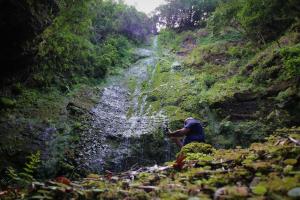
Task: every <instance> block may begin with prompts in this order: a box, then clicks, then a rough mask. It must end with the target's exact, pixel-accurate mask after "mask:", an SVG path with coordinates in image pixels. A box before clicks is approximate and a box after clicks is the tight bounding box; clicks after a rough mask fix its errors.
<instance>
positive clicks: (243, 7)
mask: <svg viewBox="0 0 300 200" xmlns="http://www.w3.org/2000/svg"><path fill="white" fill-rule="evenodd" d="M299 13H300V4H299V1H296V0H291V1H281V0H250V1H249V0H222V1H220V4H219V6H218V7H217V9H216V12H214V14H213V16H212V18H211V20H210V24H211V26H212V28H213V30H214V32H216V33H217V32H219V31H220V30H222V29H223V28H224V27H225V26H231V27H234V28H236V29H237V30H239V31H242V32H244V33H245V34H246V35H247V37H249V38H250V39H252V40H254V41H258V42H260V43H266V42H268V41H270V40H274V39H277V38H278V37H280V36H281V35H282V34H283V33H284V32H285V31H286V30H287V29H288V28H289V27H290V26H291V25H292V24H293V23H295V21H296V20H297V18H299Z"/></svg>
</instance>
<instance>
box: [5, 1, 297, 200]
mask: <svg viewBox="0 0 300 200" xmlns="http://www.w3.org/2000/svg"><path fill="white" fill-rule="evenodd" d="M1 5H2V4H1ZM3 5H4V7H3V8H7V10H11V9H13V8H15V9H16V11H17V12H16V13H20V16H21V17H23V16H25V17H26V16H27V18H24V20H23V21H24V27H27V26H28V31H25V32H24V30H25V29H26V28H24V27H21V28H20V31H21V34H24V36H23V37H20V38H19V37H17V36H18V34H13V36H14V37H15V38H17V39H16V40H15V41H13V42H12V40H11V39H9V40H8V42H5V43H4V47H5V48H7V47H11V49H10V48H7V49H8V53H6V54H3V55H4V57H5V56H8V57H9V58H8V60H10V61H12V60H14V59H16V62H15V63H14V64H13V65H12V67H11V69H10V70H9V72H8V73H5V74H2V75H1V77H4V79H3V80H1V87H0V137H1V140H0V158H1V163H0V175H1V177H2V178H1V179H0V199H189V200H196V199H287V200H293V199H299V197H300V195H299V193H300V192H299V191H300V176H299V171H300V168H299V166H300V165H299V162H300V157H299V155H300V151H299V145H300V136H299V132H300V128H299V124H300V101H299V100H300V80H299V77H300V68H299V66H300V45H299V43H300V33H299V27H300V22H299V18H300V15H299V13H300V5H299V1H298V0H288V1H282V0H202V1H196V0H188V1H184V0H167V1H166V4H165V5H161V6H159V7H158V8H157V10H156V12H155V13H154V16H153V17H152V18H149V17H148V16H146V15H145V14H144V13H141V12H138V11H137V10H136V9H135V8H134V7H130V6H127V5H126V4H124V3H123V1H113V0H80V1H73V0H72V1H71V0H62V1H52V0H50V1H47V3H35V2H33V1H29V0H27V1H23V2H21V3H20V4H16V3H14V1H12V3H10V4H4V3H3ZM5 6H6V7H5ZM14 6H15V7H14ZM38 10H43V11H44V12H42V11H38ZM4 15H8V14H7V13H5V14H4ZM29 15H30V16H29ZM28 16H29V17H28ZM39 16H41V17H40V18H39ZM19 18H20V17H19ZM1 19H2V21H3V24H7V22H16V24H17V26H20V23H21V22H23V21H22V20H19V21H17V20H15V19H16V18H15V17H12V16H9V17H8V18H7V20H6V18H5V17H3V18H1ZM20 21H21V22H20ZM156 25H160V26H161V28H162V29H161V30H160V32H159V35H158V48H159V49H158V50H157V54H155V55H154V56H153V62H156V61H155V59H157V60H158V61H157V65H156V68H155V69H154V71H153V72H152V69H151V68H150V67H148V72H149V74H150V72H151V73H152V74H151V80H150V81H144V82H143V83H139V82H138V80H136V79H135V78H134V77H131V76H128V77H130V78H128V80H125V81H124V82H122V83H124V85H122V87H123V86H124V88H126V89H128V90H126V89H125V90H124V91H122V92H124V96H128V101H137V102H139V104H138V106H141V102H142V101H143V100H144V99H143V98H144V97H145V99H146V103H147V104H146V105H145V108H144V107H143V111H144V113H146V114H147V115H149V117H153V116H157V115H156V114H157V113H162V114H164V115H165V116H166V117H167V120H168V122H169V124H168V125H169V127H170V128H171V129H172V130H175V129H178V128H182V125H183V122H184V120H185V119H186V118H187V117H194V118H197V119H199V120H200V121H201V122H202V123H203V126H204V128H205V138H206V143H190V144H188V145H186V146H184V147H183V148H182V149H181V150H180V152H178V153H177V152H176V151H177V150H178V149H177V148H176V147H175V146H173V145H170V144H169V143H168V142H167V138H166V137H165V135H164V134H163V131H164V130H162V129H158V130H156V131H153V133H152V134H142V135H141V136H140V137H138V138H137V137H128V138H126V144H125V143H124V147H123V146H122V148H123V149H124V148H126V147H127V145H131V147H130V151H131V153H132V154H130V155H129V154H128V156H127V155H126V156H125V158H124V160H126V162H125V163H121V162H119V163H118V161H114V158H111V157H109V158H108V161H107V162H108V163H109V162H116V163H113V164H120V165H124V166H125V165H126V167H127V168H130V167H131V166H132V169H131V170H129V171H128V172H120V173H114V172H110V171H106V172H105V173H106V174H105V175H98V174H90V175H88V176H87V177H86V178H83V177H85V176H84V175H86V174H87V171H86V170H85V169H82V168H81V166H78V162H77V159H78V157H77V156H78V155H79V153H80V151H84V149H85V148H84V147H82V146H79V145H78V144H80V141H81V140H84V139H85V138H84V137H85V135H84V134H85V133H87V132H88V131H90V130H91V127H90V125H91V120H95V119H92V117H91V116H93V114H94V113H93V111H91V110H92V108H93V107H94V106H95V104H97V102H99V98H100V97H101V95H102V93H103V91H104V90H103V87H102V86H103V83H104V82H105V81H106V77H107V76H111V75H115V74H118V73H122V72H123V71H124V69H126V68H127V67H129V66H130V65H131V64H132V63H133V62H135V61H136V60H137V59H138V58H137V57H139V56H137V55H135V51H134V49H135V48H136V47H139V46H141V45H145V44H146V43H147V40H149V38H150V37H149V36H150V34H152V33H156V27H155V26H156ZM0 26H1V27H3V25H0ZM15 30H17V29H16V27H14V26H13V28H9V29H8V30H7V31H6V30H5V31H6V32H5V33H6V35H8V34H10V32H9V31H15ZM3 55H1V56H2V57H3ZM2 57H1V58H2ZM141 57H143V56H141ZM141 57H139V59H140V58H141ZM146 57H147V56H146ZM25 61H26V62H25ZM151 62H152V61H151ZM20 63H22V64H20ZM9 67H10V66H5V69H8V68H9ZM139 75H141V76H142V75H145V74H142V73H141V74H139ZM116 78H118V76H117V77H116ZM140 85H141V87H139V86H140ZM137 87H138V90H137ZM116 90H118V88H117V89H116ZM139 90H141V91H140V94H136V93H138V92H137V91H139ZM112 93H113V92H112ZM113 95H114V94H112V96H113ZM130 95H131V96H130ZM146 97H147V98H146ZM124 98H125V97H124ZM124 102H127V99H126V100H124ZM113 103H116V102H113ZM128 103H131V102H128ZM126 106H127V105H124V107H126ZM138 106H137V108H135V107H133V106H131V108H129V109H128V110H126V111H127V113H126V115H127V116H126V117H127V118H130V117H131V116H133V115H134V113H135V112H136V111H135V110H134V109H138V110H140V107H138ZM110 107H113V104H112V105H108V106H106V105H104V106H103V109H110ZM116 113H117V112H116ZM116 117H118V116H116ZM121 117H124V116H123V115H122V116H121ZM135 117H137V118H138V117H139V116H135ZM142 117H145V116H142ZM163 117H164V116H163ZM134 120H135V119H134ZM159 120H160V119H159ZM108 121H109V120H108ZM105 123H107V122H105ZM105 123H103V125H106V124H105ZM138 123H143V120H142V121H141V120H140V119H136V124H138ZM101 125H102V124H101ZM164 125H165V124H164ZM93 128H95V129H97V130H98V127H93ZM97 134H103V135H104V134H106V133H102V132H101V131H99V133H98V132H97V133H96V134H95V135H93V137H97ZM103 135H101V136H103ZM107 135H108V134H107ZM93 139H95V138H93ZM96 139H98V138H96ZM96 139H95V141H96ZM121 139H124V138H123V137H119V135H118V133H117V131H116V132H115V133H114V134H112V135H110V137H107V138H105V139H103V140H105V141H107V143H108V144H107V145H108V146H110V147H111V148H115V149H113V150H116V151H117V150H118V149H117V148H118V147H121V146H119V144H121V143H120V140H121ZM92 143H93V141H92V142H91V144H88V145H91V147H92V145H94V144H92ZM95 143H96V142H95ZM97 143H99V144H97V145H100V146H101V145H106V144H101V142H100V141H97ZM78 149H79V150H78ZM103 149H105V148H103ZM89 150H90V151H95V154H96V153H98V150H99V149H97V146H93V148H90V149H89ZM125 150H126V149H125ZM128 152H129V151H128ZM101 153H105V152H101ZM116 153H119V152H116ZM176 153H177V160H176V161H170V162H167V163H165V164H164V166H161V167H160V166H154V167H143V166H139V164H143V165H149V164H152V163H153V162H155V163H161V162H163V161H165V160H169V159H170V158H171V157H175V154H176ZM112 155H113V154H112ZM112 157H113V156H112ZM95 159H96V158H95ZM122 159H123V158H122ZM93 161H94V160H91V163H92V162H93ZM95 161H97V160H95ZM96 163H98V162H96ZM105 164H107V163H105ZM105 164H104V165H105ZM108 165H109V164H108ZM105 167H106V166H104V167H103V168H104V169H105ZM137 167H142V168H139V169H136V168H137ZM120 169H121V168H120ZM54 177H57V178H55V179H54ZM47 179H51V181H47V182H45V183H43V182H44V181H45V180H47ZM71 179H72V181H71Z"/></svg>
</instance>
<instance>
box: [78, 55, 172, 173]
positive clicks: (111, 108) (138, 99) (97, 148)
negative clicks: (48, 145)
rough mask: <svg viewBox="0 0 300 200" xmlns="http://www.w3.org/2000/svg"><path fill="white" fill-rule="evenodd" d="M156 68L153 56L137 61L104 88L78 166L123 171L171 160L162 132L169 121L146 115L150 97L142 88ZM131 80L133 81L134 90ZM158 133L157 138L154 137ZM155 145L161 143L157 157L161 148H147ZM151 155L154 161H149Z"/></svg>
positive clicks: (83, 143)
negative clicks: (121, 75)
mask: <svg viewBox="0 0 300 200" xmlns="http://www.w3.org/2000/svg"><path fill="white" fill-rule="evenodd" d="M145 52H148V55H149V56H150V55H153V52H150V53H149V50H141V54H142V55H145ZM155 66H156V58H155V57H154V56H150V57H148V58H145V59H143V60H140V61H138V62H137V63H136V64H135V65H133V66H132V67H131V68H129V69H128V70H127V71H126V72H125V73H124V76H123V77H115V78H112V80H110V81H108V82H110V83H109V84H108V86H107V87H105V88H104V89H103V91H102V95H101V98H100V100H99V103H98V104H97V106H96V107H95V108H94V109H93V110H92V113H93V117H92V120H91V128H90V129H89V130H88V131H85V132H83V133H81V138H82V140H81V144H80V145H79V146H80V147H79V148H80V150H79V152H78V154H79V155H78V156H79V158H78V160H77V161H78V164H79V166H82V167H83V168H84V169H88V171H93V172H101V171H103V170H107V169H108V170H113V171H121V170H124V169H127V168H129V167H131V166H132V165H134V164H139V163H140V164H141V163H143V164H145V160H146V161H149V162H146V163H149V164H150V163H151V164H155V162H162V161H166V160H168V156H166V155H168V152H166V153H164V151H165V150H167V148H165V147H166V146H165V145H166V141H165V140H164V139H163V138H162V137H163V134H162V132H161V131H159V128H160V126H161V125H162V124H164V123H166V120H167V119H166V117H165V116H164V115H163V114H162V113H160V112H159V113H156V114H155V115H149V114H148V113H147V110H145V105H146V99H147V95H146V94H143V93H142V85H143V83H147V82H148V81H151V76H150V75H151V72H152V71H153V70H154V68H155ZM128 80H132V81H133V82H134V83H131V85H132V86H131V87H132V88H131V90H130V89H129V87H128V86H129V84H128ZM145 93H146V92H145ZM155 134H156V136H157V137H158V138H157V137H156V138H155V137H152V136H153V135H155ZM151 135H152V136H151ZM145 140H146V141H145ZM147 140H149V141H147ZM154 140H157V141H155V142H154ZM152 142H153V143H156V144H160V146H158V148H160V149H161V151H162V153H158V154H159V155H157V157H156V158H155V155H153V153H154V152H157V151H158V149H151V150H149V152H147V147H146V146H147V145H149V144H151V143H152ZM143 145H145V146H143ZM154 145H155V144H154ZM149 148H151V147H149ZM148 153H149V154H151V155H150V156H153V158H151V159H150V158H149V154H148Z"/></svg>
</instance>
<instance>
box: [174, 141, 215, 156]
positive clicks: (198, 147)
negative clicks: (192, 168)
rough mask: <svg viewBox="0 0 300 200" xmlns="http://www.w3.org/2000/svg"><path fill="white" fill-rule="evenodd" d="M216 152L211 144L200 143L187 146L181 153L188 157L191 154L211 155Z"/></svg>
mask: <svg viewBox="0 0 300 200" xmlns="http://www.w3.org/2000/svg"><path fill="white" fill-rule="evenodd" d="M214 152H215V149H214V148H213V147H212V146H211V145H210V144H206V143H200V142H192V143H190V144H187V145H185V146H184V147H183V148H182V149H181V151H180V153H183V154H184V155H188V154H189V153H202V154H211V153H214Z"/></svg>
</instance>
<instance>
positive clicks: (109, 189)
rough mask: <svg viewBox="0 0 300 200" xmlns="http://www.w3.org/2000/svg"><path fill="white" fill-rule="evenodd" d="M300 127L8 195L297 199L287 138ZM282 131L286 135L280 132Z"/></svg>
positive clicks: (293, 155) (294, 161)
mask: <svg viewBox="0 0 300 200" xmlns="http://www.w3.org/2000/svg"><path fill="white" fill-rule="evenodd" d="M298 131H299V128H292V129H281V130H277V132H276V133H274V135H273V136H271V137H269V138H267V139H266V141H265V142H263V143H254V144H252V145H251V146H250V147H249V148H246V149H242V148H234V149H230V150H225V149H218V150H216V149H213V148H212V147H211V146H210V145H208V144H202V143H190V144H188V145H186V146H185V147H184V148H183V149H182V150H181V152H180V153H179V154H180V155H181V154H184V155H186V158H184V159H179V157H178V159H177V161H176V162H170V163H168V165H166V166H164V167H157V168H155V167H154V168H144V169H143V170H139V171H128V172H126V173H121V174H109V173H108V174H107V175H97V174H90V175H88V176H87V177H86V178H83V179H81V180H79V181H76V182H73V183H72V182H70V180H68V179H66V178H64V177H59V178H57V179H56V180H55V181H50V182H48V183H46V184H44V183H39V182H35V183H33V186H32V188H31V189H30V190H21V191H18V192H16V193H15V192H11V191H8V192H7V193H6V195H5V197H6V198H7V199H13V198H17V197H19V198H20V197H21V195H24V196H25V198H40V199H41V198H42V199H64V198H67V199H68V198H72V199H124V198H129V199H138V200H139V199H157V198H159V199H274V198H275V199H287V200H292V199H297V198H299V187H300V177H299V173H298V172H299V165H298V164H299V153H300V152H299V150H300V149H299V147H298V146H295V144H294V143H293V142H292V141H291V140H289V139H287V137H293V136H294V135H295V134H296V135H299V134H298ZM279 135H281V136H279Z"/></svg>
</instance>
